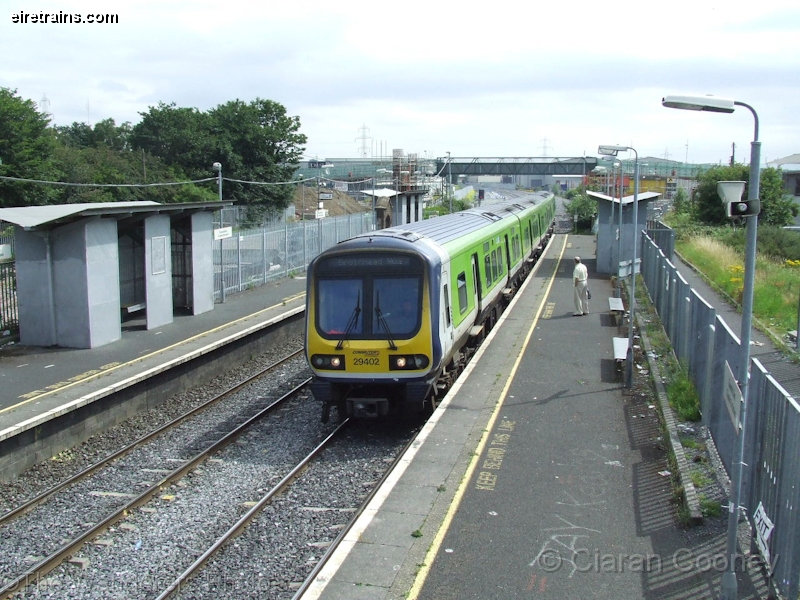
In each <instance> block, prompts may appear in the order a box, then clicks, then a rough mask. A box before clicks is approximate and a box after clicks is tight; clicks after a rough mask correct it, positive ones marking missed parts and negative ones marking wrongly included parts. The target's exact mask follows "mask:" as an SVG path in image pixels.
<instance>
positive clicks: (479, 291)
mask: <svg viewBox="0 0 800 600" xmlns="http://www.w3.org/2000/svg"><path fill="white" fill-rule="evenodd" d="M471 260H472V294H473V297H474V298H475V306H478V307H479V304H478V303H479V302H480V300H481V299H482V298H483V288H482V287H481V271H480V268H479V266H478V265H479V263H478V255H477V254H473V255H472V258H471Z"/></svg>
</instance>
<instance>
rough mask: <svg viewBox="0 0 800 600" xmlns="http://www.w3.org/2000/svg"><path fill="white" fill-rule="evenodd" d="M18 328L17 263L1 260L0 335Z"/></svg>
mask: <svg viewBox="0 0 800 600" xmlns="http://www.w3.org/2000/svg"><path fill="white" fill-rule="evenodd" d="M18 328H19V311H18V310H17V270H16V265H15V263H14V261H6V262H0V330H2V331H0V335H8V334H6V331H15V330H17V329H18Z"/></svg>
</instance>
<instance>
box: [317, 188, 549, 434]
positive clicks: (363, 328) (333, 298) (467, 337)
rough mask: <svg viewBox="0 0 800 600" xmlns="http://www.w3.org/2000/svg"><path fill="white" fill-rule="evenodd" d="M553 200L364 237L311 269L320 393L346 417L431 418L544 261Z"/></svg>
mask: <svg viewBox="0 0 800 600" xmlns="http://www.w3.org/2000/svg"><path fill="white" fill-rule="evenodd" d="M554 215H555V199H554V197H553V196H552V194H543V193H539V194H535V195H532V196H530V197H527V198H525V199H517V200H514V201H508V202H502V203H496V204H492V205H489V206H487V207H484V208H473V209H469V210H465V211H461V212H458V213H454V214H451V215H446V216H443V217H438V218H435V219H429V220H426V221H421V222H418V223H413V224H409V225H405V226H402V227H392V228H388V229H384V230H380V231H376V232H373V233H369V234H362V235H359V236H356V237H354V238H351V239H349V240H346V241H344V242H341V243H339V244H337V245H336V246H334V247H333V248H330V249H328V250H326V251H325V252H323V253H321V254H320V255H319V256H317V257H316V258H315V259H314V260H313V261H312V262H311V264H310V265H309V270H308V288H307V295H306V356H307V359H308V361H309V364H310V366H311V369H312V371H313V373H314V381H313V383H312V392H313V394H314V396H315V398H316V399H317V400H319V401H321V402H322V403H323V419H324V420H327V418H328V414H329V411H330V407H331V406H336V407H337V410H338V412H339V415H340V416H345V415H351V416H357V417H366V416H384V415H388V414H390V413H392V412H399V411H401V410H403V409H410V410H413V411H422V410H425V408H426V407H427V410H431V409H432V408H434V407H435V403H436V398H437V396H438V395H439V394H440V393H441V392H442V391H443V390H445V389H447V388H448V387H449V385H450V384H451V383H452V380H453V379H454V378H455V376H456V375H457V373H458V372H459V371H460V370H461V368H462V367H463V366H464V364H465V362H466V360H467V359H468V357H469V354H470V352H471V349H472V348H474V347H475V346H476V345H477V342H479V341H480V339H481V338H482V337H483V335H484V334H485V333H486V332H488V331H489V330H490V329H491V327H492V326H493V325H494V323H495V321H496V320H497V317H498V316H499V314H500V313H501V311H502V309H503V307H504V306H505V303H506V301H507V300H508V298H509V297H510V296H511V295H513V293H514V292H515V290H516V288H517V287H518V286H519V284H520V282H521V281H522V280H523V279H524V277H525V276H526V275H527V273H528V270H529V267H530V265H531V264H532V261H533V260H535V258H536V257H538V255H539V253H540V252H541V250H542V248H543V246H544V244H545V242H546V239H547V236H548V234H549V232H550V231H551V230H552V223H553V218H554Z"/></svg>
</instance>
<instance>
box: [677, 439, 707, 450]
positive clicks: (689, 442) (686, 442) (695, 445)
mask: <svg viewBox="0 0 800 600" xmlns="http://www.w3.org/2000/svg"><path fill="white" fill-rule="evenodd" d="M681 446H683V447H684V448H689V449H691V450H705V448H706V445H705V444H704V443H703V442H698V441H697V440H695V439H692V438H681Z"/></svg>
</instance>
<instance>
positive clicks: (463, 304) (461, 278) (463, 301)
mask: <svg viewBox="0 0 800 600" xmlns="http://www.w3.org/2000/svg"><path fill="white" fill-rule="evenodd" d="M467 308H469V306H468V300H467V274H466V273H465V272H464V271H462V272H461V273H459V274H458V311H459V312H460V313H461V314H462V315H463V314H464V313H465V312H466V310H467Z"/></svg>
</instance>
